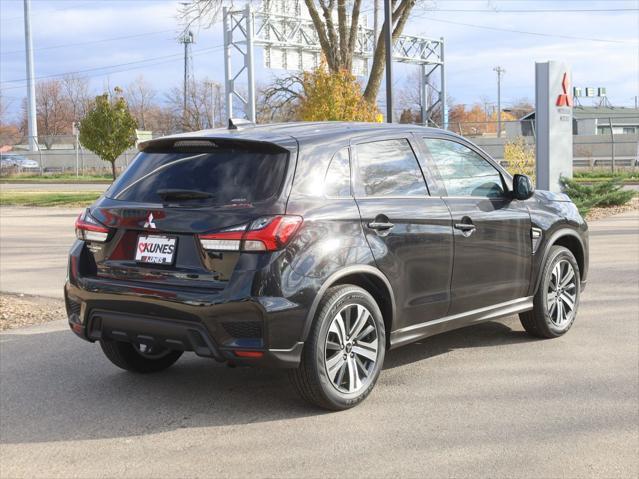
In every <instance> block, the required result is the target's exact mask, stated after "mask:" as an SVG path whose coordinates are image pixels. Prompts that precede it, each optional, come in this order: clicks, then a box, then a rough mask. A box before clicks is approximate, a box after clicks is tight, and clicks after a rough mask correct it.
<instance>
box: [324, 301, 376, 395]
mask: <svg viewBox="0 0 639 479" xmlns="http://www.w3.org/2000/svg"><path fill="white" fill-rule="evenodd" d="M378 348H379V334H378V331H377V324H376V322H375V320H374V318H373V315H372V314H371V313H370V311H369V310H368V309H366V308H365V307H364V306H362V305H360V304H351V305H348V306H346V307H344V308H342V309H341V310H340V311H339V312H338V313H337V314H336V315H335V317H334V318H333V319H332V321H331V324H330V327H329V328H328V333H327V334H326V342H325V347H324V365H325V367H326V372H327V374H328V377H329V378H330V380H331V383H332V384H333V386H334V387H335V388H336V389H337V390H338V391H340V392H342V393H354V392H357V391H360V390H362V389H364V388H365V387H367V386H368V384H369V383H370V381H371V380H372V378H373V375H374V372H375V365H376V362H377V358H378Z"/></svg>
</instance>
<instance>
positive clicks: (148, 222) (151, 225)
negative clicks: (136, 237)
mask: <svg viewBox="0 0 639 479" xmlns="http://www.w3.org/2000/svg"><path fill="white" fill-rule="evenodd" d="M144 228H152V229H155V223H154V222H153V213H149V217H148V218H147V219H146V223H144Z"/></svg>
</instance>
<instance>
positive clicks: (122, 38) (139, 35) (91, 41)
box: [1, 30, 175, 55]
mask: <svg viewBox="0 0 639 479" xmlns="http://www.w3.org/2000/svg"><path fill="white" fill-rule="evenodd" d="M174 31H175V30H161V31H157V32H147V33H137V34H135V35H126V36H122V37H111V38H103V39H101V40H90V41H88V42H75V43H65V44H63V45H53V46H50V47H40V48H34V49H33V51H41V50H54V49H56V48H66V47H76V46H82V45H93V44H96V43H105V42H112V41H117V40H128V39H130V38H139V37H146V36H150V35H159V34H160V33H168V32H174ZM13 53H24V50H12V51H10V52H1V54H2V55H9V54H13Z"/></svg>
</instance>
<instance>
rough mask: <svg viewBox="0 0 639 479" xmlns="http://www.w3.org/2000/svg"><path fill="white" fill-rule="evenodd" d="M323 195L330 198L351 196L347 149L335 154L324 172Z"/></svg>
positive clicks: (349, 165)
mask: <svg viewBox="0 0 639 479" xmlns="http://www.w3.org/2000/svg"><path fill="white" fill-rule="evenodd" d="M324 195H325V196H328V197H332V198H346V197H350V196H351V164H350V155H349V153H348V148H343V149H341V150H339V151H338V152H337V153H335V156H333V159H332V160H331V164H330V165H328V169H327V170H326V178H325V179H324Z"/></svg>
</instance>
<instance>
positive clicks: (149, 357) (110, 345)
mask: <svg viewBox="0 0 639 479" xmlns="http://www.w3.org/2000/svg"><path fill="white" fill-rule="evenodd" d="M100 346H101V347H102V351H103V352H104V355H105V356H106V357H107V358H109V361H111V362H112V363H113V364H115V365H116V366H117V367H119V368H122V369H125V370H127V371H132V372H135V373H156V372H158V371H163V370H165V369H166V368H168V367H170V366H172V365H173V363H175V362H176V361H177V360H178V359H180V356H182V352H183V351H172V350H169V349H161V350H159V351H157V352H154V351H152V350H151V352H149V353H143V352H141V351H140V349H139V348H137V347H136V346H134V345H133V344H131V343H124V342H122V341H111V340H106V339H102V340H100Z"/></svg>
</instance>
